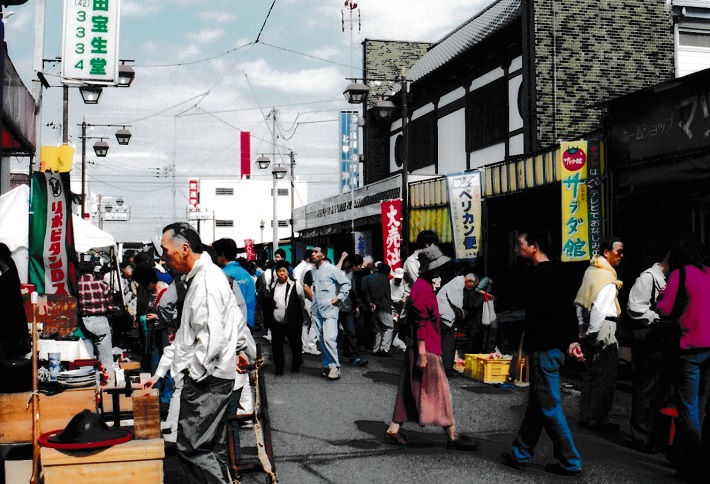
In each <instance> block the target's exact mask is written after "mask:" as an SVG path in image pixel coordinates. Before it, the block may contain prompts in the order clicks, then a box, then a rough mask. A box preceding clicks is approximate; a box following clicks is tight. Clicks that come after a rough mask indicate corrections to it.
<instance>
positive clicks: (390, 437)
mask: <svg viewBox="0 0 710 484" xmlns="http://www.w3.org/2000/svg"><path fill="white" fill-rule="evenodd" d="M385 444H390V445H397V446H399V447H406V446H407V445H409V442H407V439H405V438H404V435H402V432H397V433H396V434H391V433H389V432H387V431H386V430H385Z"/></svg>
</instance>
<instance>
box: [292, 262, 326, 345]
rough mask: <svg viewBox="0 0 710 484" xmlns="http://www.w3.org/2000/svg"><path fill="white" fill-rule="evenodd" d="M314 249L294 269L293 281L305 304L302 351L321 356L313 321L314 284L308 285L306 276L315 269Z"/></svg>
mask: <svg viewBox="0 0 710 484" xmlns="http://www.w3.org/2000/svg"><path fill="white" fill-rule="evenodd" d="M312 255H313V249H306V252H305V253H304V255H303V260H302V261H301V262H300V263H299V264H298V265H297V266H296V267H295V269H293V279H294V280H295V281H296V284H298V285H299V286H300V287H301V288H302V291H301V293H299V295H300V297H302V300H301V302H302V303H303V328H302V329H301V350H302V352H303V353H304V354H309V355H320V351H318V330H317V329H316V326H315V324H313V321H312V320H311V301H312V300H313V293H312V292H311V285H312V283H309V284H306V281H305V279H306V274H310V272H311V269H312V268H313V263H312V261H311V257H312Z"/></svg>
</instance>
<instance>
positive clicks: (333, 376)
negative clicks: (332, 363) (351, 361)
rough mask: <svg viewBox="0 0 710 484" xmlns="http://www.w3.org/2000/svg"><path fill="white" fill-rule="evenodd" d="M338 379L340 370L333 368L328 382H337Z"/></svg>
mask: <svg viewBox="0 0 710 484" xmlns="http://www.w3.org/2000/svg"><path fill="white" fill-rule="evenodd" d="M338 378H340V368H338V367H335V368H331V369H330V371H329V372H328V380H337V379H338Z"/></svg>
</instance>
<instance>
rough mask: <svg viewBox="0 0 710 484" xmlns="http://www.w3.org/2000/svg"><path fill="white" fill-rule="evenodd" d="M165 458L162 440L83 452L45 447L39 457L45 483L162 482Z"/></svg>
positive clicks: (144, 483) (140, 441)
mask: <svg viewBox="0 0 710 484" xmlns="http://www.w3.org/2000/svg"><path fill="white" fill-rule="evenodd" d="M164 457H165V445H164V443H163V439H153V440H131V441H129V442H126V443H125V444H118V445H114V446H112V447H108V448H106V449H99V450H93V451H83V452H77V451H73V452H72V451H61V450H57V449H50V448H45V447H43V448H42V449H41V454H40V459H41V462H42V469H43V472H44V482H45V484H76V483H77V482H110V483H112V484H116V483H119V484H120V483H125V484H135V483H136V482H140V483H141V484H153V483H162V482H163V458H164Z"/></svg>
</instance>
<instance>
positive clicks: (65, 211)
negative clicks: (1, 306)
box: [29, 172, 76, 296]
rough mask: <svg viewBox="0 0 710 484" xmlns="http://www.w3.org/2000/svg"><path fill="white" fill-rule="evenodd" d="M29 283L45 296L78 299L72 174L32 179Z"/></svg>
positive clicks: (34, 175) (47, 174)
mask: <svg viewBox="0 0 710 484" xmlns="http://www.w3.org/2000/svg"><path fill="white" fill-rule="evenodd" d="M31 209H32V218H31V223H30V234H29V235H30V237H29V243H30V247H29V255H30V259H29V266H30V273H29V280H30V283H31V284H34V285H35V286H36V287H37V292H39V293H43V294H60V295H72V296H73V295H76V288H75V286H76V262H75V261H76V255H75V253H74V252H75V249H74V228H73V225H72V210H71V194H70V191H69V173H52V172H44V173H40V172H35V173H33V175H32V206H31Z"/></svg>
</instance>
